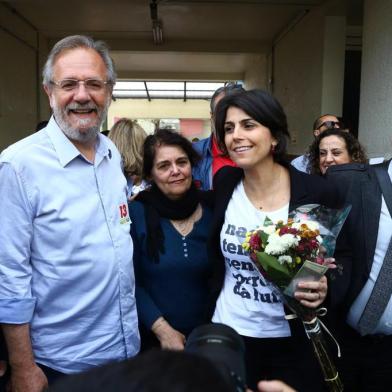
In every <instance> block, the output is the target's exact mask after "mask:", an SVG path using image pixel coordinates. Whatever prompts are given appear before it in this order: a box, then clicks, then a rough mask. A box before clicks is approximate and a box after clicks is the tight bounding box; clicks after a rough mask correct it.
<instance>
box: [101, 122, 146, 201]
mask: <svg viewBox="0 0 392 392" xmlns="http://www.w3.org/2000/svg"><path fill="white" fill-rule="evenodd" d="M108 137H109V139H111V140H112V142H113V143H114V144H115V145H116V147H117V148H118V151H119V152H120V154H121V158H122V164H123V170H124V174H125V178H126V179H127V197H128V199H130V198H131V197H132V196H134V195H137V194H138V193H139V192H140V191H142V190H144V189H145V188H146V187H147V186H148V182H147V181H145V180H143V179H142V167H143V143H144V140H145V139H146V137H147V133H146V132H145V130H144V129H143V128H142V127H141V126H140V125H139V124H138V123H137V122H136V121H133V120H131V119H129V118H121V119H120V120H118V121H117V122H116V123H115V124H114V125H113V126H112V128H111V129H110V132H109V135H108Z"/></svg>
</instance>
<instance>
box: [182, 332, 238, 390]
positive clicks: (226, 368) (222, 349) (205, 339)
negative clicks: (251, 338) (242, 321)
mask: <svg viewBox="0 0 392 392" xmlns="http://www.w3.org/2000/svg"><path fill="white" fill-rule="evenodd" d="M185 351H187V352H190V353H194V354H198V355H201V356H204V357H206V358H208V359H210V360H211V361H212V362H213V363H214V364H215V365H216V366H217V368H218V369H219V371H220V372H221V374H222V375H223V376H224V378H225V379H226V381H227V382H228V384H229V385H231V386H232V390H233V391H238V392H240V391H245V389H246V385H245V380H246V373H245V361H244V354H245V345H244V342H243V340H242V338H241V336H240V335H238V333H237V332H236V331H235V330H234V329H233V328H231V327H229V326H227V325H224V324H206V325H201V326H200V327H197V328H195V329H194V330H193V331H192V332H191V334H190V335H189V336H188V339H187V342H186V345H185Z"/></svg>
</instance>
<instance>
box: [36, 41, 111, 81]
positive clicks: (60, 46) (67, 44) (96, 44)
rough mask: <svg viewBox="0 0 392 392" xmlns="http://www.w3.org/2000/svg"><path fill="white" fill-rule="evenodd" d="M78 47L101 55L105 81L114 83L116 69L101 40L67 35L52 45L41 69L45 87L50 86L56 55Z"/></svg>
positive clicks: (106, 47)
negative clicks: (105, 76) (105, 75)
mask: <svg viewBox="0 0 392 392" xmlns="http://www.w3.org/2000/svg"><path fill="white" fill-rule="evenodd" d="M78 48H88V49H93V50H95V51H96V52H97V53H98V54H99V55H100V56H101V58H102V60H103V62H104V63H105V65H106V70H107V81H108V82H109V83H110V84H111V85H114V83H115V82H116V71H115V69H114V63H113V60H112V58H111V57H110V55H109V48H108V46H107V45H106V43H105V42H103V41H94V40H93V39H92V38H91V37H88V36H85V35H70V36H69V37H65V38H63V39H62V40H61V41H59V42H57V43H56V44H55V45H54V46H53V48H52V50H51V51H50V53H49V56H48V59H47V60H46V63H45V66H44V69H43V71H42V79H43V82H42V84H43V85H44V86H47V87H49V86H50V82H51V81H52V80H53V79H52V77H53V65H54V63H55V61H56V59H57V57H58V56H59V55H60V54H61V53H62V52H63V51H65V50H71V49H78Z"/></svg>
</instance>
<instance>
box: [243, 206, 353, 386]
mask: <svg viewBox="0 0 392 392" xmlns="http://www.w3.org/2000/svg"><path fill="white" fill-rule="evenodd" d="M349 212H350V207H346V208H344V209H341V210H335V209H330V208H326V207H323V206H320V205H318V204H308V205H304V206H301V207H299V208H297V209H296V210H294V211H292V212H290V213H289V219H288V222H287V223H286V224H284V223H283V222H278V223H277V224H274V223H273V222H272V221H271V220H270V219H268V218H266V219H265V221H264V224H263V226H261V227H259V228H258V229H256V230H254V231H252V232H251V233H248V234H247V237H246V240H245V242H244V243H243V247H244V249H245V250H246V251H248V252H249V255H250V257H251V259H252V260H253V262H254V263H255V265H256V267H257V269H258V270H259V271H260V273H261V274H262V275H263V276H265V277H266V278H267V279H268V280H269V281H270V282H271V283H272V284H273V285H274V287H275V288H276V290H277V291H278V292H279V294H280V296H281V298H282V299H283V301H284V302H285V304H286V305H287V306H288V307H289V308H290V309H291V311H292V312H293V313H294V314H295V315H296V317H298V318H300V319H301V320H302V322H303V325H304V328H305V331H306V334H307V336H308V338H309V339H310V340H311V342H312V345H313V349H314V352H315V354H316V357H317V359H318V361H319V364H320V366H321V369H322V372H323V374H324V379H325V382H326V384H327V386H328V388H329V390H330V391H332V392H341V391H343V384H342V383H341V381H340V378H339V375H338V372H337V370H336V367H335V365H334V363H333V361H332V360H331V359H330V356H329V354H328V350H327V345H326V342H325V339H324V335H323V332H322V328H324V329H325V330H326V331H328V330H327V329H326V327H325V326H324V324H323V323H322V322H321V321H320V320H319V319H318V317H317V311H316V310H315V309H311V308H308V307H305V306H304V305H302V304H301V303H300V302H299V301H298V300H296V299H295V298H294V292H295V291H296V290H298V289H297V285H298V282H300V281H309V280H311V281H318V280H320V278H321V277H322V276H323V275H324V274H325V273H326V271H327V270H328V268H331V267H335V265H334V264H331V257H332V256H333V253H334V251H335V245H336V238H337V236H338V234H339V231H340V229H341V227H342V226H343V223H344V221H345V219H346V218H347V215H348V213H349ZM328 333H329V331H328ZM331 337H332V335H331ZM332 338H333V337H332ZM339 354H340V353H339Z"/></svg>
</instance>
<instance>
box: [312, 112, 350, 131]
mask: <svg viewBox="0 0 392 392" xmlns="http://www.w3.org/2000/svg"><path fill="white" fill-rule="evenodd" d="M324 117H335V118H336V119H337V120H338V121H339V123H340V128H341V129H343V128H344V129H345V125H344V121H343V118H342V117H338V116H336V115H335V114H330V113H326V114H322V115H321V116H320V117H318V118H316V120H315V121H314V123H313V130H316V129H319V128H320V127H321V124H322V123H323V122H324V121H322V119H323V118H324ZM336 129H338V128H336Z"/></svg>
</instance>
